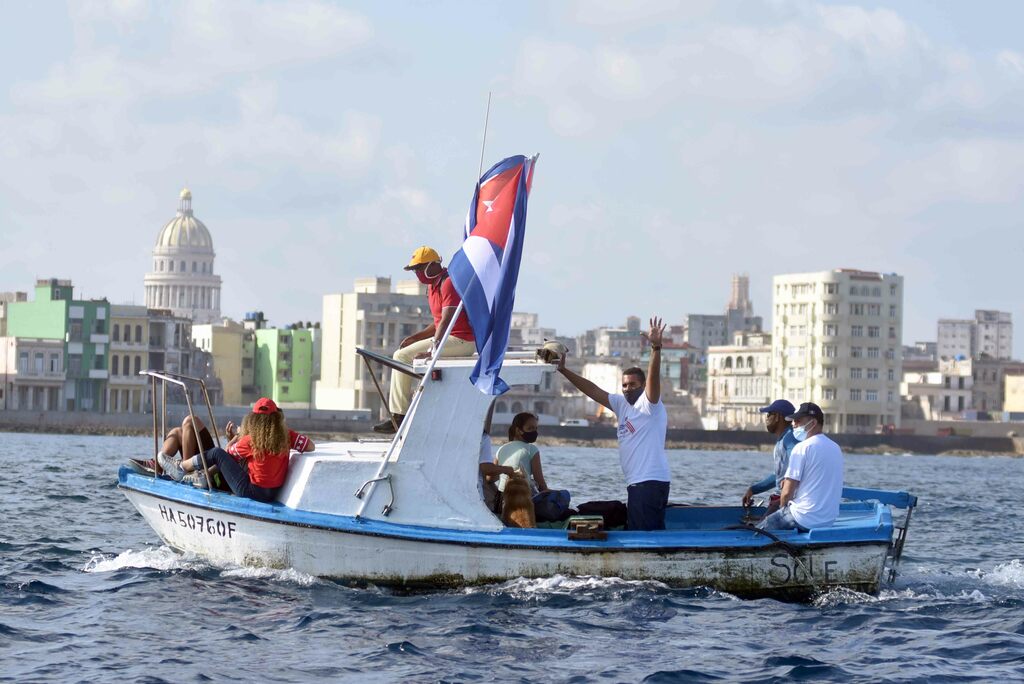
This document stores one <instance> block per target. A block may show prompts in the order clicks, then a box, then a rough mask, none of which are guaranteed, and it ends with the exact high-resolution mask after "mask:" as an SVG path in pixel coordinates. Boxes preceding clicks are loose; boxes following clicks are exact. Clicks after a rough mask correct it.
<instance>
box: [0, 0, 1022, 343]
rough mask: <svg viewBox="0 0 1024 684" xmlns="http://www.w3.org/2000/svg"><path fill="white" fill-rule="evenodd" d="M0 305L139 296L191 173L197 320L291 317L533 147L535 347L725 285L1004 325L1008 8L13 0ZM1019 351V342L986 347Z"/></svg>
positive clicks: (1013, 230)
mask: <svg viewBox="0 0 1024 684" xmlns="http://www.w3.org/2000/svg"><path fill="white" fill-rule="evenodd" d="M4 13H5V21H4V22H3V24H2V25H0V159H2V164H0V238H2V242H0V291H8V290H29V291H30V290H31V288H32V285H33V283H34V281H35V279H36V278H42V277H59V278H70V279H71V280H73V281H74V284H75V286H76V288H77V293H78V295H80V296H85V297H107V298H108V299H109V300H110V301H111V302H114V303H127V302H133V301H134V302H136V303H141V302H142V301H143V277H144V275H145V273H146V272H147V271H148V270H149V268H150V264H151V259H150V254H151V250H152V248H153V245H154V243H155V241H156V238H157V235H158V233H159V231H160V229H161V227H162V226H163V225H164V224H165V223H166V222H167V221H168V220H170V219H171V218H173V216H174V213H175V211H176V209H177V204H178V193H179V191H180V190H181V188H182V187H184V186H186V185H187V186H188V187H189V188H190V189H191V190H192V194H193V208H194V210H195V214H196V216H197V217H198V218H199V219H201V220H202V221H203V222H204V223H205V224H206V225H207V227H208V228H209V229H210V231H211V233H212V235H213V240H214V246H215V249H216V253H217V257H216V267H215V268H216V271H217V273H219V274H220V276H221V277H222V278H223V290H222V310H223V313H225V314H226V315H230V316H232V317H235V318H240V317H241V316H242V315H243V313H244V312H245V311H251V310H262V311H264V312H265V314H266V316H267V317H268V318H269V319H270V321H271V323H272V324H276V325H284V324H286V323H290V322H293V321H296V320H313V321H315V320H319V318H320V311H321V298H322V296H323V295H324V294H327V293H337V292H345V291H350V290H351V288H352V281H353V279H354V278H357V277H361V276H375V275H379V276H391V277H392V278H393V280H398V279H401V278H403V277H404V274H403V272H402V270H401V267H402V266H403V265H404V264H405V263H406V261H407V260H408V258H409V256H410V255H411V253H412V251H413V249H414V248H416V247H417V246H419V245H421V244H429V245H432V246H434V247H435V248H437V249H438V250H439V251H440V252H441V253H442V254H443V255H445V257H446V261H447V259H448V258H449V257H450V255H451V254H453V253H454V252H455V251H456V250H457V249H458V247H459V244H460V239H461V235H462V223H463V220H464V217H465V214H466V210H467V208H468V204H469V201H470V199H471V197H472V192H473V185H474V183H475V181H476V178H477V176H478V165H479V163H480V147H481V135H482V132H483V123H484V113H485V106H486V102H487V97H488V92H490V93H492V104H491V113H490V122H489V128H488V131H487V144H486V149H485V153H484V157H485V159H486V165H488V166H489V165H490V164H492V163H494V162H496V161H498V160H499V159H501V158H503V157H506V156H510V155H513V154H533V153H539V154H540V159H539V161H538V165H537V169H536V174H535V178H534V185H533V192H532V194H531V198H530V208H529V215H528V220H527V232H526V243H525V251H524V257H523V259H524V261H523V265H522V269H521V272H520V280H519V286H518V291H517V300H516V309H517V310H522V311H534V312H537V313H539V314H540V318H541V324H542V325H544V326H545V327H554V328H557V329H558V331H559V332H560V333H562V334H574V333H578V332H582V331H583V330H584V329H586V328H591V327H596V326H598V325H609V324H620V323H622V322H624V321H625V318H626V316H628V315H631V314H635V315H639V316H642V317H645V318H646V317H648V316H651V315H659V316H663V317H664V318H665V319H666V320H667V321H668V322H670V323H678V322H681V321H682V320H683V318H684V316H685V315H686V314H688V313H720V312H721V311H722V310H723V309H724V306H725V303H726V301H727V299H728V295H729V283H730V278H731V275H732V274H733V273H737V272H742V273H747V274H749V276H750V280H751V296H752V299H753V301H754V308H755V311H756V312H757V313H760V314H762V315H764V316H765V317H766V319H767V318H770V306H771V278H772V276H773V275H774V274H779V273H792V272H804V271H822V270H829V269H833V268H859V269H864V270H874V271H880V272H886V273H890V272H895V273H899V274H901V275H903V276H904V278H905V302H904V306H905V316H904V342H905V343H909V342H912V341H915V340H934V339H935V325H936V321H937V319H938V318H940V317H954V318H962V317H971V316H972V314H973V311H974V309H976V308H986V309H1000V310H1006V311H1010V312H1012V314H1013V317H1014V319H1015V320H1016V321H1017V322H1018V324H1020V323H1021V322H1024V299H1022V298H1021V297H1020V296H1019V292H1020V288H1019V285H1018V283H1017V281H1016V276H1017V275H1018V274H1019V272H1020V270H1021V267H1022V265H1024V261H1022V256H1024V250H1022V243H1024V237H1022V234H1021V230H1020V229H1021V217H1022V216H1024V212H1022V209H1024V194H1022V181H1024V136H1022V135H1021V134H1022V132H1024V130H1022V129H1024V32H1021V31H1020V30H1019V27H1020V26H1022V25H1024V3H1017V2H989V3H984V4H981V5H977V4H974V3H957V2H915V1H910V2H899V3H880V2H867V3H859V4H858V3H839V2H810V1H805V0H773V1H769V2H761V3H758V2H746V1H743V2H705V1H703V0H689V1H687V2H672V1H669V0H633V1H631V2H628V3H623V2H614V1H610V0H586V1H581V2H518V3H509V2H472V3H470V2H429V3H428V2H397V1H395V2H384V3H380V2H366V3H334V2H323V1H318V0H290V1H286V2H210V1H205V0H194V1H193V0H180V1H177V2H174V3H147V2H139V1H136V0H111V1H109V2H82V3H79V2H72V3H67V4H63V3H57V2H47V3H10V4H7V5H6V6H5V9H4ZM1015 351H1016V355H1017V356H1018V357H1020V356H1022V355H1024V354H1022V351H1024V331H1022V332H1019V333H1018V335H1017V336H1016V340H1015Z"/></svg>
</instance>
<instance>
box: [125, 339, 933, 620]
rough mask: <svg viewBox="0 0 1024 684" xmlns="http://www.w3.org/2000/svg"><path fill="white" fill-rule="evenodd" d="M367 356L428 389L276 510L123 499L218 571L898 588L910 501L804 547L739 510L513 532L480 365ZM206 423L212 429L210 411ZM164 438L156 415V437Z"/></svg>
mask: <svg viewBox="0 0 1024 684" xmlns="http://www.w3.org/2000/svg"><path fill="white" fill-rule="evenodd" d="M359 353H360V355H361V356H362V358H363V361H364V362H366V365H367V367H370V362H371V361H373V362H376V363H380V364H382V365H384V366H388V367H390V368H391V369H392V372H403V373H408V374H411V375H414V376H415V377H416V378H418V379H419V380H420V385H419V388H418V390H417V394H416V396H415V397H414V400H413V404H412V406H411V408H410V411H409V413H408V415H407V416H406V418H405V420H404V421H403V422H402V424H401V427H400V429H399V430H398V432H397V434H396V435H395V436H394V438H393V439H390V440H381V441H357V442H337V443H328V444H318V445H317V447H316V450H315V451H313V452H308V453H293V454H292V455H291V462H290V466H289V472H288V477H287V480H286V482H285V484H284V486H283V487H282V488H281V490H280V493H279V495H278V498H277V500H275V501H273V502H271V503H261V502H257V501H253V500H250V499H246V498H241V497H236V496H233V495H232V494H230V493H227V492H221V491H216V490H213V489H209V488H208V489H198V488H196V487H194V486H192V485H190V484H187V483H179V482H174V481H171V480H169V479H165V478H164V477H160V476H158V475H157V474H156V473H152V474H147V473H144V472H139V469H137V468H135V469H133V468H131V467H128V466H122V467H121V468H120V471H119V473H118V486H119V488H120V489H121V491H122V492H124V494H125V496H126V497H127V498H128V500H129V501H130V502H131V503H132V504H133V505H134V506H135V508H136V509H137V510H138V512H139V513H140V514H141V515H142V517H143V518H144V519H145V520H146V522H147V523H149V525H150V526H151V527H152V528H153V530H154V531H155V532H156V534H157V535H158V536H159V537H160V539H161V540H162V541H163V542H164V543H165V544H167V545H168V546H170V547H172V548H174V549H177V550H179V551H182V552H186V553H191V554H195V555H196V556H198V557H200V558H203V559H206V560H208V561H210V562H212V563H215V564H226V565H242V566H258V567H269V568H282V569H283V568H293V569H295V570H298V571H300V572H303V573H307V574H310V575H314V576H319V577H326V578H336V579H340V580H347V581H354V582H363V583H373V584H382V585H392V586H397V587H401V588H406V589H421V588H447V587H458V586H464V585H472V584H482V583H494V582H502V581H506V580H509V579H513V578H518V577H526V578H538V577H550V576H554V575H575V576H601V577H617V578H622V579H626V580H656V581H659V582H663V583H665V584H667V585H670V586H674V587H709V588H712V589H715V590H719V591H723V592H727V593H729V594H733V595H736V596H739V597H745V598H759V597H774V598H779V599H783V600H796V601H804V600H808V599H809V598H811V597H813V596H815V595H817V594H819V593H821V592H825V591H829V590H832V589H836V588H846V589H852V590H854V591H858V592H863V593H867V594H874V593H877V592H878V591H879V589H880V587H881V585H882V584H883V582H884V581H892V579H893V578H894V577H895V573H896V569H897V566H898V563H899V559H900V556H901V554H902V551H903V544H904V542H905V540H906V532H907V527H908V526H909V522H910V514H911V512H912V511H913V509H914V507H915V506H916V504H917V499H916V497H913V496H911V495H910V494H907V493H906V492H885V491H880V490H868V489H853V488H847V489H844V492H843V494H844V499H847V500H846V501H844V503H843V504H842V505H841V511H840V515H839V519H838V520H837V521H836V522H835V524H834V525H832V526H830V527H827V528H822V529H814V530H811V531H810V532H806V533H801V532H798V531H796V530H787V531H773V532H766V531H761V530H757V529H756V528H755V527H754V526H753V525H751V524H750V521H751V520H752V519H755V518H757V517H758V516H760V515H761V514H763V513H764V509H760V508H754V509H753V510H751V509H744V508H742V507H739V506H685V505H672V506H670V507H669V509H668V511H667V514H666V529H665V530H662V531H652V532H646V531H645V532H641V531H626V530H616V529H603V527H602V524H601V521H596V522H595V521H594V520H592V519H588V518H580V519H572V518H570V519H569V524H568V527H567V529H565V528H558V529H519V528H509V527H505V526H504V525H503V524H502V523H501V521H500V520H499V518H498V517H496V516H495V515H494V514H493V513H492V512H491V511H490V510H489V509H488V508H487V507H486V505H485V504H484V501H483V498H482V494H481V490H480V488H479V486H478V474H477V463H478V454H479V451H480V442H481V437H482V433H483V427H484V423H485V419H486V416H487V413H488V410H489V408H490V405H491V401H492V400H493V397H491V396H488V395H484V394H482V393H481V392H479V391H478V390H477V389H476V388H474V387H473V386H472V385H471V384H470V382H469V377H470V373H471V371H472V370H473V367H474V364H475V359H474V358H440V359H437V358H434V359H431V360H430V362H429V364H428V363H426V362H424V363H420V362H416V363H415V364H414V365H412V366H407V365H405V364H401V363H398V362H396V361H394V360H393V359H391V358H389V357H385V356H381V355H378V354H375V353H373V352H370V351H366V350H359ZM555 368H556V367H555V366H554V365H553V364H551V363H547V362H546V361H545V360H543V359H541V358H539V357H538V356H537V355H536V354H531V353H529V352H509V353H508V354H507V355H506V358H505V363H504V366H503V368H502V377H503V379H505V381H506V382H508V384H509V385H537V384H542V383H543V382H544V381H545V377H546V376H547V375H549V374H551V373H553V372H554V371H555ZM145 374H148V375H150V377H151V378H152V381H153V383H154V385H153V387H154V392H153V396H154V397H156V396H157V392H156V383H157V382H158V381H160V382H170V383H174V384H179V385H181V386H183V387H184V386H185V384H186V382H187V381H188V380H189V379H187V378H184V376H172V375H171V374H166V373H159V372H154V371H146V372H145ZM373 377H374V381H375V382H376V375H374V376H373ZM378 390H379V386H378ZM204 394H205V392H204ZM186 396H187V395H186ZM385 404H386V402H385ZM207 409H208V410H209V415H210V418H211V421H210V423H211V426H213V420H212V417H213V411H212V408H211V407H210V406H209V403H208V402H207ZM189 411H190V413H191V412H192V411H193V408H192V406H191V404H189ZM164 423H165V424H166V415H165V418H164ZM156 426H157V419H156V413H155V412H154V434H155V435H156ZM212 431H213V432H214V433H216V427H215V426H213V428H212ZM215 436H216V435H215ZM217 440H218V441H219V436H217ZM901 512H902V513H903V515H900V513H901Z"/></svg>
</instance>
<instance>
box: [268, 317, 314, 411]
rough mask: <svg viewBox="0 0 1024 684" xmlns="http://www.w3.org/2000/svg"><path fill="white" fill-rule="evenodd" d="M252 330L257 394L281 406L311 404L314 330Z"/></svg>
mask: <svg viewBox="0 0 1024 684" xmlns="http://www.w3.org/2000/svg"><path fill="white" fill-rule="evenodd" d="M316 332H319V331H316ZM255 333H256V354H255V357H256V358H255V362H254V367H255V381H256V391H257V393H258V394H259V396H261V397H270V398H271V399H273V400H274V402H275V403H277V404H283V405H288V404H308V403H310V401H312V398H313V344H314V340H313V336H314V330H313V329H312V328H295V329H277V328H269V329H268V328H264V329H260V330H256V331H255Z"/></svg>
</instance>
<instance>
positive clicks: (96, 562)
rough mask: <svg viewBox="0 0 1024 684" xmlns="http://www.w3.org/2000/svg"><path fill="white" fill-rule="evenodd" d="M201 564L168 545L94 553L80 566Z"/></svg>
mask: <svg viewBox="0 0 1024 684" xmlns="http://www.w3.org/2000/svg"><path fill="white" fill-rule="evenodd" d="M199 565H201V564H200V563H199V562H198V561H197V560H196V558H195V556H192V555H182V554H180V553H178V552H177V551H174V550H173V549H171V548H170V547H168V546H160V547H154V548H148V549H142V550H141V551H135V550H134V549H128V550H127V551H122V552H121V553H119V554H117V555H116V556H114V557H110V556H108V555H106V554H102V553H95V554H93V556H92V558H90V559H89V560H88V562H87V563H86V564H85V566H84V567H83V568H82V571H83V572H114V571H116V570H123V569H125V568H150V569H152V570H163V571H165V572H166V571H170V570H186V569H189V568H194V567H197V566H199Z"/></svg>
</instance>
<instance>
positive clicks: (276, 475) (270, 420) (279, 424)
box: [160, 397, 314, 501]
mask: <svg viewBox="0 0 1024 684" xmlns="http://www.w3.org/2000/svg"><path fill="white" fill-rule="evenodd" d="M228 427H229V430H228V437H230V438H231V442H230V443H229V444H228V448H227V451H225V450H224V449H217V448H214V449H210V450H209V451H207V452H206V453H205V454H204V455H205V456H206V465H207V467H212V466H214V465H216V466H217V468H218V469H219V470H220V474H221V476H222V477H223V478H224V480H225V481H226V482H227V483H228V487H230V488H231V491H232V492H234V493H235V494H236V495H238V496H244V497H248V498H250V499H255V500H256V501H273V500H274V498H275V497H276V496H277V492H278V490H279V489H280V488H281V485H283V484H284V480H285V476H287V475H288V455H289V453H290V452H291V451H292V450H295V451H299V452H304V451H313V449H314V445H313V442H312V440H310V439H309V438H308V437H306V436H305V435H300V434H299V433H297V432H294V431H292V430H289V429H288V427H287V426H286V425H285V422H284V414H283V413H281V410H280V409H279V408H277V404H275V403H274V402H273V400H271V399H268V398H266V397H264V398H262V399H260V400H259V401H257V402H256V405H255V406H253V409H252V413H250V414H249V415H247V416H246V417H245V420H244V421H243V422H242V428H243V429H242V434H241V435H240V436H236V435H233V434H231V432H232V431H233V428H234V425H232V424H229V425H228ZM160 467H161V468H163V469H164V472H165V473H166V474H167V475H168V476H170V477H171V479H173V480H178V481H180V480H181V479H182V478H183V477H184V476H185V473H188V472H192V471H194V470H197V469H200V468H202V467H203V464H202V461H201V460H200V458H199V456H198V455H196V456H195V457H193V458H188V459H185V460H183V461H182V462H181V465H180V466H178V465H177V464H175V463H174V461H172V460H171V459H166V462H165V459H161V461H160Z"/></svg>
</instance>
